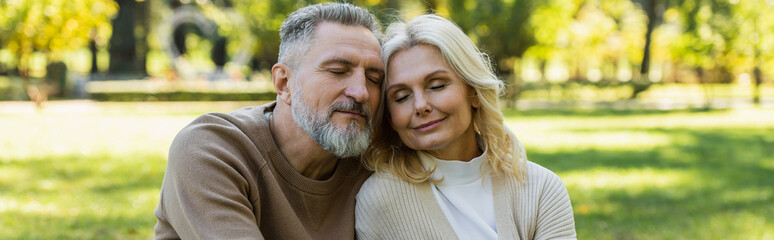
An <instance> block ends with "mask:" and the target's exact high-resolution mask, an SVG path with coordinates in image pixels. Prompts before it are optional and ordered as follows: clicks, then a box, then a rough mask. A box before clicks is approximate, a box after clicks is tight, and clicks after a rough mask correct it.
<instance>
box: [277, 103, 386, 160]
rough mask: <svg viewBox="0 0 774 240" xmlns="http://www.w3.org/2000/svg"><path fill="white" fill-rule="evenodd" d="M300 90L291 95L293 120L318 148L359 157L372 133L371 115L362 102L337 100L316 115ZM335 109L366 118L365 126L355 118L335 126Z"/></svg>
mask: <svg viewBox="0 0 774 240" xmlns="http://www.w3.org/2000/svg"><path fill="white" fill-rule="evenodd" d="M300 92H301V91H298V92H295V93H292V94H291V99H292V101H293V105H292V106H291V111H292V113H293V120H294V121H295V122H296V124H298V126H299V127H301V129H303V130H304V131H305V132H306V133H307V134H309V136H310V137H312V139H314V141H315V142H317V144H319V145H320V147H322V148H323V149H325V150H326V151H328V152H331V153H333V154H334V155H336V156H338V157H341V158H347V157H355V156H360V154H361V153H363V151H365V150H366V148H368V144H369V143H370V141H371V133H372V132H373V130H372V129H371V124H370V122H371V119H372V115H371V112H370V111H369V110H368V109H367V108H365V107H364V106H363V104H361V103H358V102H355V101H354V100H352V99H348V100H346V101H336V102H334V103H333V104H332V105H331V106H330V107H329V108H328V110H327V111H326V114H316V113H315V112H314V111H313V109H312V107H310V106H309V105H308V104H307V103H306V101H304V100H303V97H302V96H301V94H300ZM336 110H348V111H354V112H360V113H361V114H362V115H364V116H365V118H366V121H365V122H366V126H360V123H358V121H357V120H356V119H353V120H351V121H350V122H349V123H347V125H346V126H344V127H336V126H334V124H333V123H332V122H331V116H332V115H333V112H334V111H336Z"/></svg>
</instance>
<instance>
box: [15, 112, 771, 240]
mask: <svg viewBox="0 0 774 240" xmlns="http://www.w3.org/2000/svg"><path fill="white" fill-rule="evenodd" d="M0 104H2V103H0ZM250 105H257V104H256V103H94V102H77V104H73V103H59V102H52V103H49V105H48V106H49V107H48V108H46V109H44V110H43V111H41V112H40V113H38V112H35V111H34V110H31V111H27V110H24V111H16V110H18V109H16V110H14V109H11V110H9V108H4V106H0V226H2V227H0V239H148V238H151V237H152V236H153V225H154V224H155V222H156V219H155V217H154V215H153V210H154V208H155V207H156V204H157V202H158V193H159V187H160V186H161V181H162V179H163V177H164V171H165V169H166V156H167V151H168V149H169V145H170V143H171V142H172V139H173V138H174V136H175V134H177V132H178V131H179V130H180V129H182V128H183V127H184V126H185V125H186V124H188V123H189V122H190V121H192V120H193V119H194V118H196V117H197V116H198V115H200V114H201V113H204V112H211V111H220V112H227V111H231V110H234V109H237V108H239V107H243V106H250ZM16 107H17V108H18V106H16ZM12 108H13V107H12ZM22 110H23V109H22ZM506 112H507V120H506V121H507V123H506V124H507V126H508V127H509V128H510V129H512V131H513V132H514V133H515V134H516V135H517V136H518V137H519V139H520V140H521V141H522V142H523V143H524V145H525V146H526V149H527V154H528V157H529V159H530V160H531V161H534V162H536V163H538V164H540V165H543V166H545V167H546V168H548V169H551V170H552V171H554V172H556V173H557V174H558V175H559V176H560V177H561V178H562V180H563V181H564V183H565V184H566V186H567V190H568V192H569V194H570V198H571V199H572V204H573V210H574V212H575V221H576V227H577V232H578V238H579V239H771V238H772V236H774V221H772V220H771V219H774V208H772V207H771V205H772V203H774V188H772V187H771V186H774V178H772V177H771V176H774V158H772V156H774V134H772V133H773V132H774V110H770V109H752V110H735V111H710V112H686V111H683V112H638V111H633V112H626V113H617V112H605V111H601V112H588V111H586V112H582V111H577V112H550V111H548V112H546V111H533V112H524V113H520V112H513V111H506ZM41 229H46V230H45V231H41Z"/></svg>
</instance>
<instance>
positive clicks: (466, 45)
mask: <svg viewBox="0 0 774 240" xmlns="http://www.w3.org/2000/svg"><path fill="white" fill-rule="evenodd" d="M416 45H430V46H434V47H437V48H438V49H439V50H440V51H441V53H442V54H443V57H444V59H445V60H446V62H447V64H449V66H451V67H452V69H454V71H455V73H456V74H457V75H458V76H460V77H461V79H463V81H464V82H465V83H466V84H467V85H468V86H471V87H472V88H473V89H475V91H476V95H477V97H478V100H479V102H480V103H481V106H480V107H479V108H477V109H474V111H473V126H474V129H475V130H476V132H477V133H478V134H479V135H480V136H481V139H482V140H483V144H485V146H486V148H485V149H486V155H487V156H488V159H489V165H488V166H489V168H487V169H482V171H485V172H491V173H493V174H497V173H501V172H504V173H509V174H512V175H514V176H515V177H516V178H517V179H518V180H519V181H522V179H523V178H524V175H525V174H526V173H525V171H524V166H525V164H524V163H525V162H526V154H525V152H524V148H523V147H522V146H521V144H520V143H519V141H518V140H517V139H516V137H515V136H514V135H513V134H512V133H510V132H509V131H508V130H507V129H506V128H505V126H504V125H503V119H504V118H503V114H502V113H501V112H500V109H499V97H500V95H501V94H502V91H503V87H504V85H503V82H502V81H500V80H499V79H498V78H497V76H496V75H495V74H494V71H493V69H492V65H491V63H490V59H489V56H487V55H486V54H485V53H482V52H481V51H479V49H478V48H477V47H476V45H475V44H474V43H473V41H472V40H470V38H468V36H467V35H465V33H464V32H462V29H460V28H459V27H458V26H457V25H456V24H454V23H453V22H451V21H449V20H447V19H445V18H442V17H439V16H437V15H434V14H427V15H422V16H419V17H417V18H414V19H413V20H411V21H409V22H403V21H399V22H395V23H392V24H390V26H389V27H388V28H387V33H386V39H385V42H384V44H383V45H382V58H383V60H384V63H385V68H388V67H389V62H390V59H392V57H393V56H394V55H395V54H396V53H398V52H400V51H404V50H407V49H409V48H411V47H413V46H416ZM386 80H387V81H389V79H386ZM386 86H387V84H386V83H385V84H382V101H381V106H380V109H381V110H386V108H385V107H384V105H386V98H385V95H386V89H385V88H386ZM383 116H384V119H383V120H382V121H377V122H379V123H378V124H377V125H376V127H375V128H376V129H375V131H374V137H373V142H372V143H371V146H370V147H369V148H368V149H367V150H366V152H365V153H364V154H363V162H364V165H365V167H366V168H368V169H369V170H372V171H375V172H377V173H381V172H389V173H392V174H394V175H396V176H398V177H400V178H402V179H404V180H406V181H409V182H414V183H419V182H424V181H427V180H428V179H429V176H430V174H432V172H433V171H434V169H431V170H425V169H424V168H423V167H422V164H421V162H420V161H419V159H418V157H417V154H416V151H415V150H413V149H410V148H408V147H407V146H406V145H404V144H403V142H402V141H401V140H400V137H399V136H398V134H397V133H396V132H395V130H393V129H392V127H390V121H391V120H390V115H389V114H384V115H383Z"/></svg>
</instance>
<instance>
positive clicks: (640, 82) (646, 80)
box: [630, 0, 659, 99]
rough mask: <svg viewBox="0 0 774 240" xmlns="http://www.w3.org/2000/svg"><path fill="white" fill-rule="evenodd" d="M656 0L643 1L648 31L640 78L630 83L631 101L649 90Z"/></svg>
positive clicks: (655, 21) (655, 20)
mask: <svg viewBox="0 0 774 240" xmlns="http://www.w3.org/2000/svg"><path fill="white" fill-rule="evenodd" d="M656 1H658V0H646V1H645V7H644V8H645V11H646V13H647V15H648V29H647V31H646V32H645V48H644V49H643V51H642V64H641V65H640V77H639V78H635V79H634V81H632V85H633V88H632V89H633V91H632V96H631V97H630V98H631V99H635V98H637V95H639V94H640V93H641V92H644V91H645V90H648V88H650V85H651V84H652V83H651V82H650V77H649V76H648V72H650V45H651V42H652V37H651V36H652V35H653V30H654V29H655V28H656V23H657V22H658V20H659V19H658V15H657V9H656V6H657V4H658V3H657V2H656Z"/></svg>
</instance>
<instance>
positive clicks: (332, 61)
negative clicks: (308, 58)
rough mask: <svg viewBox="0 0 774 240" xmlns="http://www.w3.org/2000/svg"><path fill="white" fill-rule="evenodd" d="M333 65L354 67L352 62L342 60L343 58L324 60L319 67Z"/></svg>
mask: <svg viewBox="0 0 774 240" xmlns="http://www.w3.org/2000/svg"><path fill="white" fill-rule="evenodd" d="M334 63H340V64H344V65H347V66H352V65H355V64H354V63H353V62H352V61H349V60H347V59H343V58H331V59H328V60H325V61H324V62H322V63H321V64H320V65H328V64H334Z"/></svg>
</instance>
